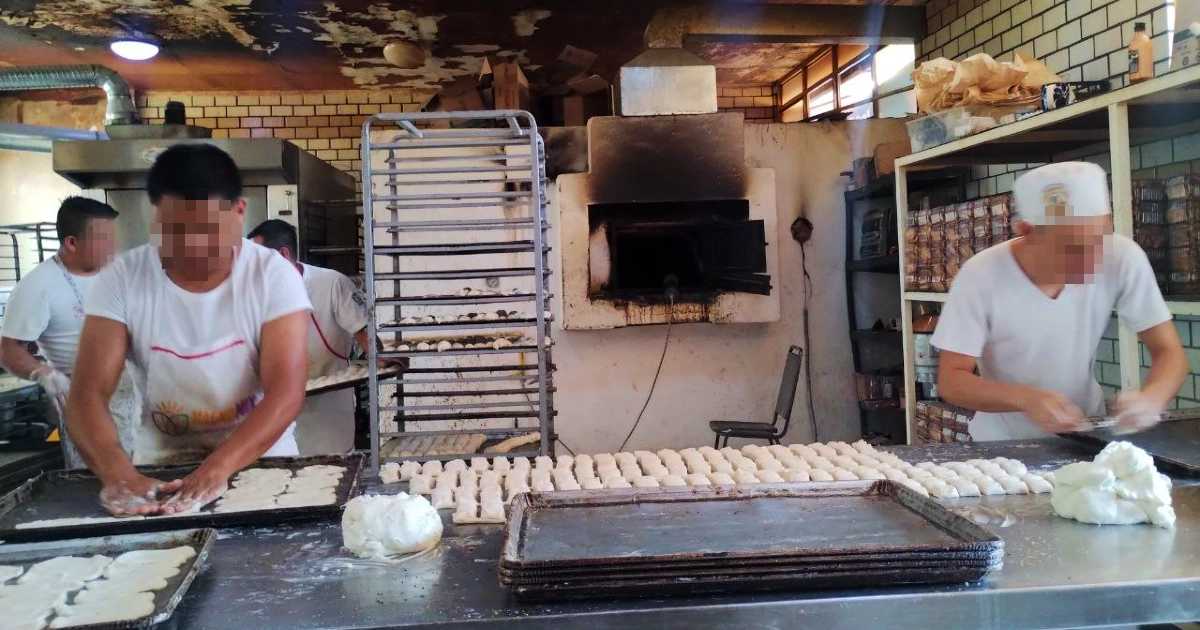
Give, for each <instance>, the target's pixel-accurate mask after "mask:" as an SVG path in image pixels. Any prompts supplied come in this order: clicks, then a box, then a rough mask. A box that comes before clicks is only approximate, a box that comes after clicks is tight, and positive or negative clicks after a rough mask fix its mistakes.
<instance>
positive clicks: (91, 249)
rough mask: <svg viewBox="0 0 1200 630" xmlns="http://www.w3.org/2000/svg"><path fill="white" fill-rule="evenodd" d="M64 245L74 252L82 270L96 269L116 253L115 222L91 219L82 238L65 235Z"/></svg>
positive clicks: (112, 220) (106, 262)
mask: <svg viewBox="0 0 1200 630" xmlns="http://www.w3.org/2000/svg"><path fill="white" fill-rule="evenodd" d="M65 245H66V246H67V248H68V249H70V250H72V251H74V252H75V256H76V261H77V264H78V265H79V266H80V267H82V268H83V270H84V271H87V272H92V271H97V270H99V269H100V268H102V267H104V266H105V265H107V264H108V263H110V262H112V259H113V256H114V255H116V253H117V222H116V220H115V219H91V220H90V221H88V226H87V230H86V231H85V232H84V236H83V238H72V237H67V242H66V243H65Z"/></svg>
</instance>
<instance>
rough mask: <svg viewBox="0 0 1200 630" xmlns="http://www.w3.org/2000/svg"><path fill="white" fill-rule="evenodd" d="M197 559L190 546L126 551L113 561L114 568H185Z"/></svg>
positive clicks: (194, 551)
mask: <svg viewBox="0 0 1200 630" xmlns="http://www.w3.org/2000/svg"><path fill="white" fill-rule="evenodd" d="M195 557H196V550H195V549H193V548H192V547H191V546H190V545H180V546H178V547H171V548H169V549H136V550H134V551H126V552H125V553H123V554H121V555H119V556H117V559H116V560H113V565H114V566H126V565H147V564H154V565H167V566H173V567H178V566H183V563H185V562H187V561H188V560H191V559H192V558H195Z"/></svg>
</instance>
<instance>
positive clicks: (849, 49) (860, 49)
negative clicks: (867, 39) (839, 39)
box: [838, 44, 867, 69]
mask: <svg viewBox="0 0 1200 630" xmlns="http://www.w3.org/2000/svg"><path fill="white" fill-rule="evenodd" d="M865 52H867V47H866V46H863V45H862V44H842V45H840V46H838V65H839V66H841V68H845V67H846V64H848V63H850V62H851V61H854V58H855V57H857V56H859V55H861V54H863V53H865ZM841 68H839V69H841Z"/></svg>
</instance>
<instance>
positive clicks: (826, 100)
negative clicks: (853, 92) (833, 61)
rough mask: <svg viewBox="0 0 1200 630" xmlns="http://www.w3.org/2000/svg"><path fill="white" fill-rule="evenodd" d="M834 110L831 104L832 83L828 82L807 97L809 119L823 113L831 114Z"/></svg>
mask: <svg viewBox="0 0 1200 630" xmlns="http://www.w3.org/2000/svg"><path fill="white" fill-rule="evenodd" d="M833 109H834V104H833V82H832V81H831V82H829V83H827V84H825V85H823V86H821V87H818V88H815V89H813V91H812V92H810V93H809V95H808V115H809V117H812V116H816V115H818V114H824V113H825V112H831V111H833Z"/></svg>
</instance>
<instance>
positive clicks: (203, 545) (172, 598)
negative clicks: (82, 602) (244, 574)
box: [0, 529, 217, 630]
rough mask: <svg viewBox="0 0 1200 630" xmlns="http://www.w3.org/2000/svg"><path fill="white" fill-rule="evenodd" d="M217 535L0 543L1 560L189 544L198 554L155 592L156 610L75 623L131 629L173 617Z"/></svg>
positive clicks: (25, 561) (23, 561)
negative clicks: (122, 618) (136, 616)
mask: <svg viewBox="0 0 1200 630" xmlns="http://www.w3.org/2000/svg"><path fill="white" fill-rule="evenodd" d="M216 539H217V531H216V530H215V529H185V530H177V531H172V532H156V533H148V534H122V535H118V536H106V537H104V538H73V539H70V540H59V541H54V542H39V543H24V544H17V545H0V564H19V565H23V566H26V567H28V565H31V564H34V563H37V562H41V561H42V560H49V559H50V558H54V557H58V556H94V555H102V556H108V557H110V558H115V557H116V556H119V555H121V554H123V553H125V552H126V551H134V550H137V549H171V548H173V547H180V546H183V545H188V546H189V547H191V548H193V549H195V550H196V555H195V556H193V557H192V558H191V559H190V560H188V561H187V562H186V563H184V565H183V566H182V567H180V570H179V573H177V574H175V576H174V577H172V578H170V579H168V580H167V587H166V588H165V589H161V590H159V591H156V592H155V593H154V612H153V613H151V614H150V615H148V616H146V617H142V618H140V619H131V620H129V621H118V622H113V623H100V624H91V625H86V626H73V628H75V629H77V630H131V629H133V628H139V629H140V628H150V627H151V626H154V625H156V624H160V623H162V622H164V621H166V620H167V619H170V618H171V614H172V613H174V612H175V607H176V606H178V605H179V602H180V601H181V600H183V595H184V593H186V592H187V590H188V587H189V586H191V585H192V580H193V579H195V578H196V573H198V572H199V571H200V567H201V565H203V564H204V560H205V558H207V557H208V551H209V549H210V548H211V547H212V545H213V541H215V540H216Z"/></svg>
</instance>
